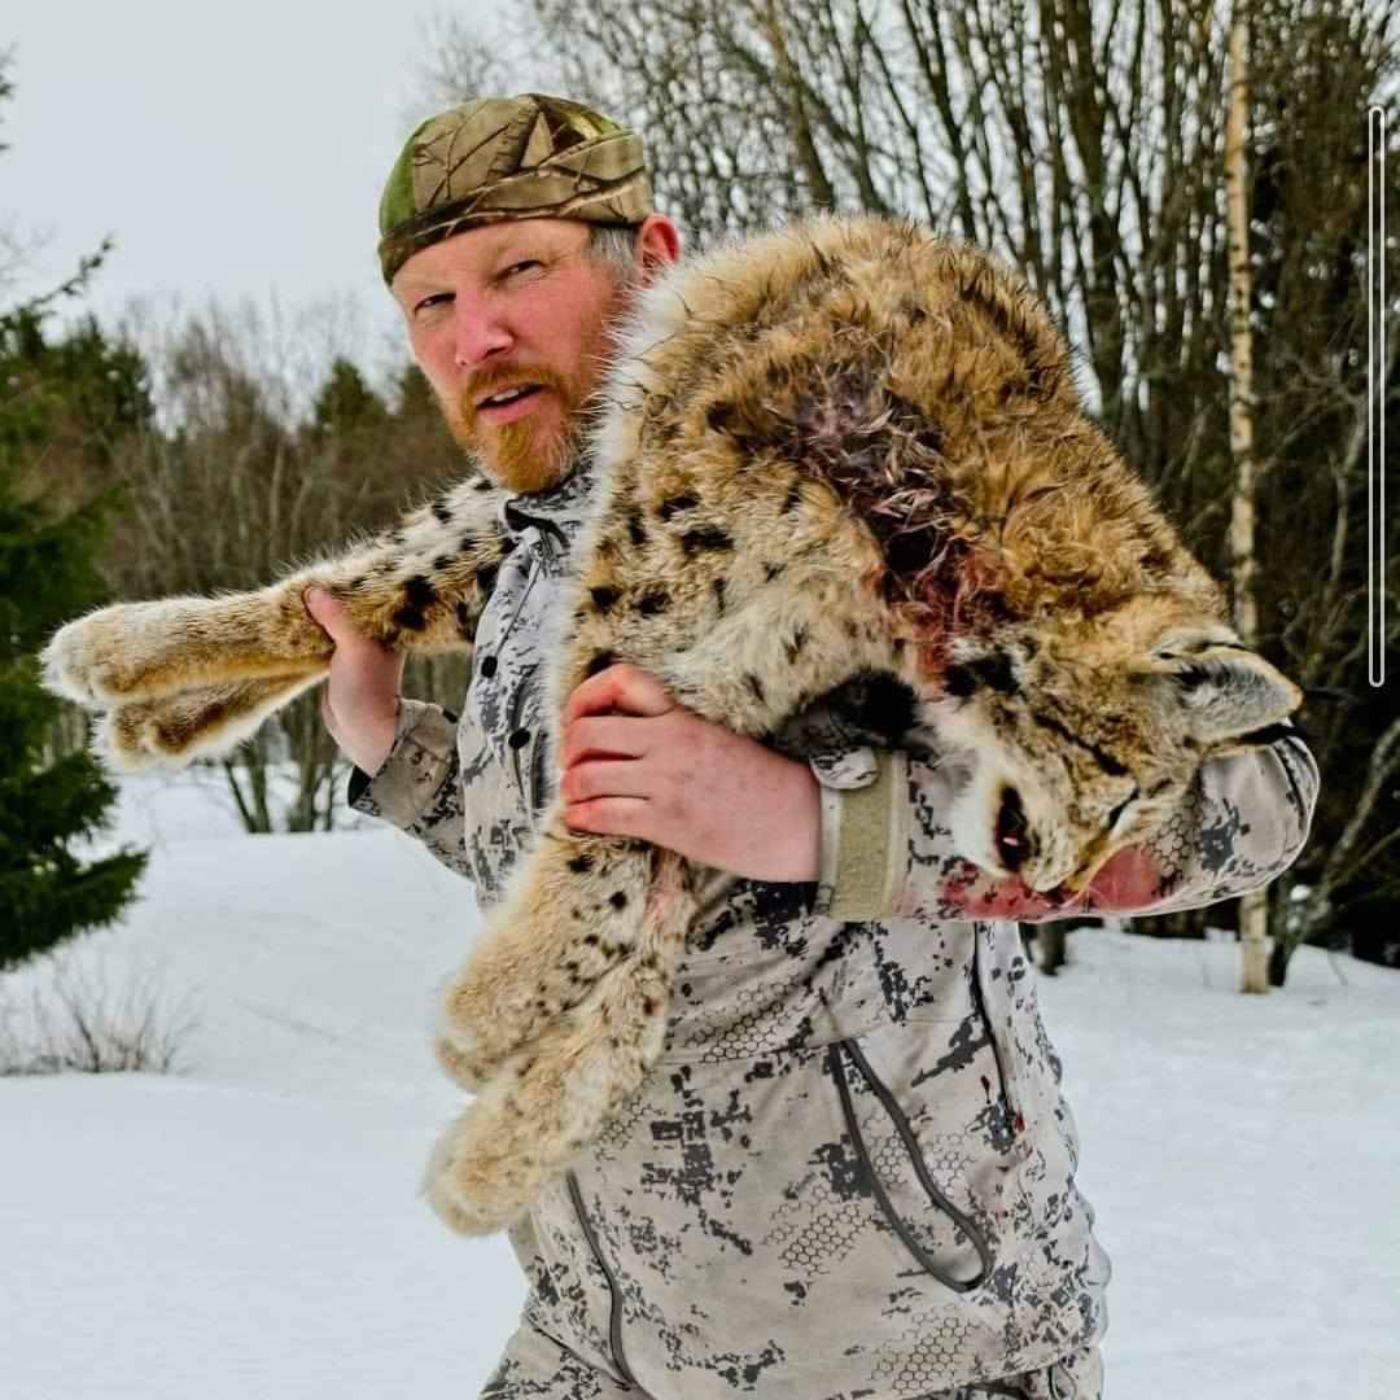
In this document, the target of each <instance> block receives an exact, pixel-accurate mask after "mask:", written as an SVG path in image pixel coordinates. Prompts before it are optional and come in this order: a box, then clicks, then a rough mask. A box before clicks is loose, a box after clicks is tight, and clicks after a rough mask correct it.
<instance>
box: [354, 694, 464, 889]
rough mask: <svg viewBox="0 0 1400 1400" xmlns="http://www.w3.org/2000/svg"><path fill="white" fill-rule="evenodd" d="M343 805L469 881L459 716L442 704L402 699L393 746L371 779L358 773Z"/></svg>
mask: <svg viewBox="0 0 1400 1400" xmlns="http://www.w3.org/2000/svg"><path fill="white" fill-rule="evenodd" d="M346 801H347V802H348V804H349V805H350V807H351V808H352V809H353V810H355V811H356V812H364V813H365V814H366V815H368V816H371V817H379V818H380V819H381V820H383V821H386V822H389V823H391V824H392V825H394V826H396V827H398V828H399V830H400V831H403V832H406V833H407V834H408V835H409V836H412V837H413V838H414V840H416V841H421V842H422V843H423V844H424V845H425V846H426V847H427V848H428V850H429V851H431V852H432V854H433V855H434V856H436V857H437V859H438V860H440V861H441V862H442V863H443V864H444V865H445V866H447V868H448V869H449V870H454V871H456V872H457V874H459V875H466V876H470V875H471V874H472V873H473V872H472V868H471V865H470V864H469V863H468V860H467V851H466V812H465V808H464V806H463V801H462V782H461V769H460V767H459V761H458V757H457V717H456V716H455V715H454V714H453V713H452V712H451V711H450V710H444V709H443V708H442V706H440V705H430V704H428V703H426V702H425V701H422V700H404V701H402V702H401V704H400V707H399V719H398V726H397V729H396V731H395V736H394V747H393V748H392V749H390V750H389V756H388V757H387V758H386V759H385V760H384V763H383V764H382V766H381V767H380V768H379V770H378V771H377V772H376V773H375V774H374V775H373V776H372V777H371V776H370V775H369V774H367V773H363V772H361V771H360V769H358V768H356V769H355V770H354V772H353V773H352V774H351V775H350V786H349V790H348V792H347V793H346Z"/></svg>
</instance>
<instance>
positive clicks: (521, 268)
mask: <svg viewBox="0 0 1400 1400" xmlns="http://www.w3.org/2000/svg"><path fill="white" fill-rule="evenodd" d="M543 266H544V264H543V263H541V262H540V260H539V259H538V258H524V259H522V260H521V261H520V262H517V263H511V265H510V266H509V267H508V268H506V270H505V271H504V272H503V273H502V274H501V275H502V276H503V277H514V276H516V275H517V274H518V273H521V272H527V271H529V270H530V269H531V268H535V267H543Z"/></svg>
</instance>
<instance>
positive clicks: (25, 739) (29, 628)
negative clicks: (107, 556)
mask: <svg viewBox="0 0 1400 1400" xmlns="http://www.w3.org/2000/svg"><path fill="white" fill-rule="evenodd" d="M3 396H4V390H3V389H0V422H2V421H3V420H4V418H5V417H6V416H7V408H8V405H7V404H6V403H5V400H4V397H3ZM101 536H102V520H101V512H100V511H99V510H98V509H96V508H94V507H87V508H85V509H82V510H78V511H72V512H69V513H68V514H67V515H62V516H58V515H53V514H51V513H50V512H48V511H47V510H46V509H45V508H44V506H43V504H42V503H41V502H34V501H26V500H24V499H22V498H21V497H20V496H19V495H18V494H17V493H16V491H15V488H14V484H13V468H12V466H11V465H10V464H8V463H5V462H4V461H3V454H2V453H0V970H3V969H5V968H9V967H13V966H15V965H17V964H19V963H21V962H24V961H25V960H26V959H28V958H30V957H33V956H34V955H35V954H37V953H41V952H43V951H45V950H46V949H49V948H52V947H54V946H55V945H56V944H58V943H61V942H62V941H63V940H64V939H66V938H70V937H71V936H72V935H74V934H76V933H80V932H82V931H83V930H84V929H89V928H94V927H97V926H99V925H102V924H106V923H110V922H111V921H112V920H113V919H115V918H116V917H117V915H118V914H119V913H120V912H121V910H122V908H123V907H124V906H125V905H126V903H127V901H128V900H130V898H131V896H132V894H133V893H134V892H135V885H136V879H137V877H138V876H139V875H140V873H141V870H142V867H143V866H144V865H145V862H146V857H145V855H144V854H142V853H139V852H136V851H130V850H123V851H120V852H118V853H117V854H115V855H111V856H107V857H106V858H104V859H101V860H93V861H86V862H85V861H83V860H82V859H81V858H80V856H79V855H78V854H76V853H75V850H74V847H75V845H77V844H78V843H79V842H80V840H81V838H82V837H83V836H85V835H86V834H88V833H89V832H91V831H93V830H94V829H98V828H100V827H101V826H103V825H104V823H105V818H106V816H107V813H108V811H109V809H110V807H111V805H112V802H113V800H114V799H115V797H116V789H115V788H114V787H113V786H112V784H111V783H109V782H108V781H107V780H106V779H105V778H104V777H103V775H102V772H101V770H100V769H99V768H98V767H97V765H96V764H95V763H94V762H93V760H92V758H91V757H90V756H89V755H88V754H87V753H85V752H77V753H71V754H68V755H66V756H63V757H59V758H53V757H51V755H50V752H49V748H50V744H49V738H50V735H51V734H52V732H53V726H54V721H55V719H56V718H57V715H58V701H56V700H54V699H53V698H52V697H51V696H50V695H48V694H47V693H46V692H45V691H44V690H43V689H42V688H41V687H40V686H39V684H38V666H37V663H36V661H35V656H34V653H35V651H36V650H37V649H38V648H39V646H41V645H42V643H43V641H44V640H45V639H46V638H47V636H48V635H49V633H50V632H52V631H53V629H54V628H55V627H57V626H58V625H59V624H60V623H61V622H62V621H63V620H64V619H65V618H67V617H70V616H71V615H72V614H73V613H75V612H77V611H80V610H81V609H82V608H83V607H84V606H85V605H86V604H88V603H90V602H91V601H92V600H93V599H94V597H95V596H96V594H97V589H96V586H95V585H96V579H95V576H94V573H93V566H92V559H93V555H94V552H95V551H96V549H97V548H98V547H99V544H100V540H101Z"/></svg>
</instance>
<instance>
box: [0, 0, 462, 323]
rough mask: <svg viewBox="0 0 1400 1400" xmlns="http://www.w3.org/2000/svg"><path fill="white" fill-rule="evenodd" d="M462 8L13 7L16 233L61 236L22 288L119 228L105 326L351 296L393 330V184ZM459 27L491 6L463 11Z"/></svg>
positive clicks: (426, 0)
mask: <svg viewBox="0 0 1400 1400" xmlns="http://www.w3.org/2000/svg"><path fill="white" fill-rule="evenodd" d="M446 5H447V0H377V3H374V4H370V3H366V0H234V3H231V4H211V3H200V0H116V2H115V3H114V2H113V0H77V2H76V3H75V0H47V3H45V0H12V2H11V3H9V4H7V5H6V6H5V15H4V18H3V19H0V48H8V49H11V50H12V52H13V56H14V61H13V63H12V64H11V67H10V77H11V79H12V80H13V82H14V83H15V86H16V94H15V96H14V98H13V99H12V100H11V101H10V102H9V103H7V104H6V105H5V108H4V109H3V116H4V125H3V128H0V139H3V140H4V141H5V142H7V143H8V144H9V146H10V149H9V150H8V151H6V152H5V153H4V154H3V155H0V224H3V226H4V227H5V228H6V229H7V230H8V231H10V232H11V233H20V234H29V235H44V234H47V235H49V236H48V238H47V240H46V241H45V242H44V243H43V245H42V246H41V247H40V248H39V249H38V250H37V252H36V254H35V256H34V258H33V261H32V264H31V266H30V269H29V272H28V275H27V276H26V277H25V279H24V283H23V286H24V288H25V289H26V290H38V289H39V288H41V287H43V286H46V285H50V284H51V283H52V282H53V281H56V280H59V279H60V278H61V277H62V276H64V275H65V274H67V273H68V272H69V271H71V270H72V268H73V266H74V264H75V263H76V261H77V258H78V257H79V255H80V254H82V253H83V252H85V251H88V250H91V249H93V248H94V247H96V245H97V244H98V243H99V242H100V241H101V239H102V238H103V236H104V235H106V234H111V235H112V237H113V238H114V240H115V243H116V247H115V250H114V252H113V253H112V255H111V257H110V259H109V260H108V263H107V265H106V267H105V269H104V270H103V271H102V273H101V274H100V276H99V278H98V280H97V282H96V283H95V285H94V289H93V295H92V298H91V302H92V305H93V306H94V307H95V308H96V309H97V310H98V312H99V314H101V315H102V316H103V317H104V319H106V318H108V317H111V316H115V315H116V314H118V313H119V312H120V311H121V309H122V308H123V307H124V306H126V304H127V303H128V301H129V299H130V298H132V297H133V296H147V297H149V296H150V295H151V294H156V295H157V296H158V297H168V296H170V295H171V294H174V295H175V296H178V297H179V299H180V300H181V302H182V303H183V304H185V305H198V304H200V303H201V302H202V301H203V300H204V299H205V298H206V297H207V295H208V294H209V293H214V294H216V295H217V296H218V297H219V298H220V299H223V300H228V301H232V300H235V299H237V298H240V297H252V298H254V299H256V300H258V301H259V302H260V303H262V304H264V305H270V304H271V300H272V299H273V298H274V297H275V298H276V300H277V302H278V304H279V305H280V306H281V307H282V308H284V309H285V310H287V311H289V312H292V311H295V310H296V308H297V307H299V306H301V305H304V304H307V303H310V302H315V301H320V300H324V299H340V300H342V301H343V300H344V299H347V298H354V300H355V303H356V304H357V306H358V308H359V313H360V320H359V333H360V335H361V336H362V337H369V338H371V339H373V340H374V341H375V342H376V343H378V344H381V345H382V344H383V343H385V342H387V341H388V340H389V339H390V337H392V335H393V334H394V330H395V321H394V319H393V317H392V312H391V308H390V305H389V302H388V299H387V293H386V292H385V291H384V289H383V285H382V283H381V281H380V279H379V274H378V271H377V266H376V263H375V259H374V245H375V240H376V237H377V233H376V213H377V205H378V199H379V190H380V187H381V184H382V182H383V180H384V177H385V176H386V175H387V173H388V170H389V166H390V164H391V163H392V162H393V159H394V157H395V155H396V154H397V152H398V148H399V145H400V143H401V142H402V140H403V139H404V137H406V135H407V133H408V131H409V130H410V129H411V126H412V124H413V122H414V121H416V120H417V119H418V118H419V117H421V116H423V115H425V114H426V112H427V110H428V108H427V107H426V106H425V99H424V91H423V80H422V78H421V76H420V73H419V69H420V65H421V64H422V63H423V61H424V60H425V58H426V57H427V52H428V48H427V43H428V41H427V38H426V32H427V28H428V26H429V25H430V23H431V20H432V18H433V16H434V15H435V14H437V13H440V12H441V11H442V10H443V9H444V8H445V7H446ZM451 8H452V9H453V10H454V11H455V12H456V13H457V14H459V15H470V14H471V13H472V12H473V11H474V10H476V11H480V10H482V9H484V5H483V4H482V0H455V3H454V4H453V5H452V7H451Z"/></svg>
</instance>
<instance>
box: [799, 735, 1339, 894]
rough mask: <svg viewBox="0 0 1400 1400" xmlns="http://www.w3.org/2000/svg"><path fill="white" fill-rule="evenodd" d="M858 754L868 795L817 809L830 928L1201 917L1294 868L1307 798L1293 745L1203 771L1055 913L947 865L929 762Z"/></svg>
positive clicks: (943, 805) (939, 788) (952, 862)
mask: <svg viewBox="0 0 1400 1400" xmlns="http://www.w3.org/2000/svg"><path fill="white" fill-rule="evenodd" d="M863 752H868V753H869V754H870V755H871V762H872V763H873V764H874V765H875V767H876V770H877V771H876V776H875V778H874V781H870V782H866V783H864V785H862V786H860V787H856V788H852V789H851V790H848V791H831V790H828V791H827V792H826V793H825V794H824V797H823V861H822V872H823V873H822V877H821V882H820V885H819V896H818V907H819V909H820V910H822V911H824V912H828V913H830V914H831V915H832V916H833V917H837V918H846V919H853V918H871V919H875V918H899V917H910V916H920V917H927V918H934V919H966V918H996V919H1015V920H1020V921H1024V922H1049V921H1051V920H1055V919H1066V918H1073V917H1076V916H1080V915H1083V914H1086V913H1116V914H1146V913H1164V912H1167V911H1169V910H1176V909H1187V908H1194V907H1197V906H1200V905H1205V904H1213V903H1215V902H1217V901H1219V900H1222V899H1229V898H1232V897H1234V896H1236V895H1240V894H1243V893H1245V892H1247V891H1248V890H1251V889H1257V888H1259V887H1260V886H1262V885H1266V884H1268V883H1269V882H1270V881H1271V880H1273V879H1275V878H1276V877H1277V876H1278V875H1280V874H1281V873H1282V872H1283V871H1284V870H1286V869H1287V868H1288V866H1289V865H1291V864H1292V862H1293V861H1294V860H1295V859H1296V857H1297V855H1298V853H1299V851H1300V850H1301V849H1302V847H1303V844H1304V842H1305V841H1306V839H1307V834H1308V830H1309V825H1310V822H1311V818H1312V811H1313V807H1314V804H1315V802H1316V797H1317V768H1316V764H1315V763H1314V761H1313V758H1312V755H1311V754H1310V753H1309V752H1308V750H1307V748H1306V746H1305V745H1304V744H1303V742H1302V740H1301V739H1299V738H1297V737H1296V736H1294V735H1290V736H1287V737H1284V738H1280V739H1278V740H1277V741H1276V742H1275V743H1273V744H1271V745H1269V746H1267V747H1261V748H1258V749H1249V750H1241V751H1239V752H1237V753H1232V754H1228V755H1224V756H1221V757H1218V758H1214V759H1211V760H1209V761H1208V762H1207V763H1206V764H1205V765H1204V766H1203V767H1202V770H1201V773H1200V775H1199V776H1198V779H1197V782H1196V784H1195V785H1194V786H1193V788H1192V789H1191V791H1190V792H1189V793H1188V794H1187V796H1186V799H1185V800H1184V801H1183V803H1182V805H1181V807H1180V808H1179V810H1178V811H1177V813H1176V814H1175V815H1174V816H1173V817H1172V818H1171V819H1169V820H1168V821H1167V822H1166V823H1165V824H1164V825H1163V826H1162V827H1161V828H1160V829H1159V830H1158V832H1157V833H1156V835H1155V836H1154V837H1153V839H1152V840H1151V841H1149V842H1148V843H1146V844H1145V845H1144V846H1142V847H1139V848H1131V849H1129V850H1126V851H1123V852H1120V853H1119V854H1118V856H1116V857H1115V858H1114V859H1113V860H1112V861H1111V862H1109V864H1108V865H1106V866H1105V867H1104V869H1103V870H1102V871H1101V872H1100V873H1099V875H1098V877H1096V879H1095V881H1094V883H1093V884H1092V885H1091V887H1090V889H1089V891H1088V892H1087V893H1086V894H1085V896H1083V897H1081V898H1078V899H1075V900H1073V901H1065V900H1053V899H1049V898H1047V897H1045V896H1043V895H1037V894H1035V893H1034V892H1033V891H1031V890H1028V889H1027V888H1026V887H1025V886H1024V885H1023V884H1022V883H1021V882H1020V881H1019V880H1016V879H1010V880H1007V879H1001V880H998V879H997V878H995V877H993V876H991V875H988V874H987V873H986V872H985V871H982V870H980V869H978V868H977V867H976V866H974V865H972V864H971V863H970V862H968V861H966V860H965V859H963V858H962V857H961V856H960V855H959V854H958V853H957V852H956V850H955V849H954V847H953V838H952V832H951V830H950V829H949V827H948V826H947V823H946V813H947V811H948V809H949V807H950V805H951V801H952V796H953V779H952V777H951V775H950V774H949V773H948V772H947V771H946V770H944V769H943V768H941V767H940V765H939V764H938V762H937V761H936V760H924V759H918V758H915V757H913V756H912V755H909V754H906V753H903V752H902V751H898V750H895V751H874V750H870V751H863Z"/></svg>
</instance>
